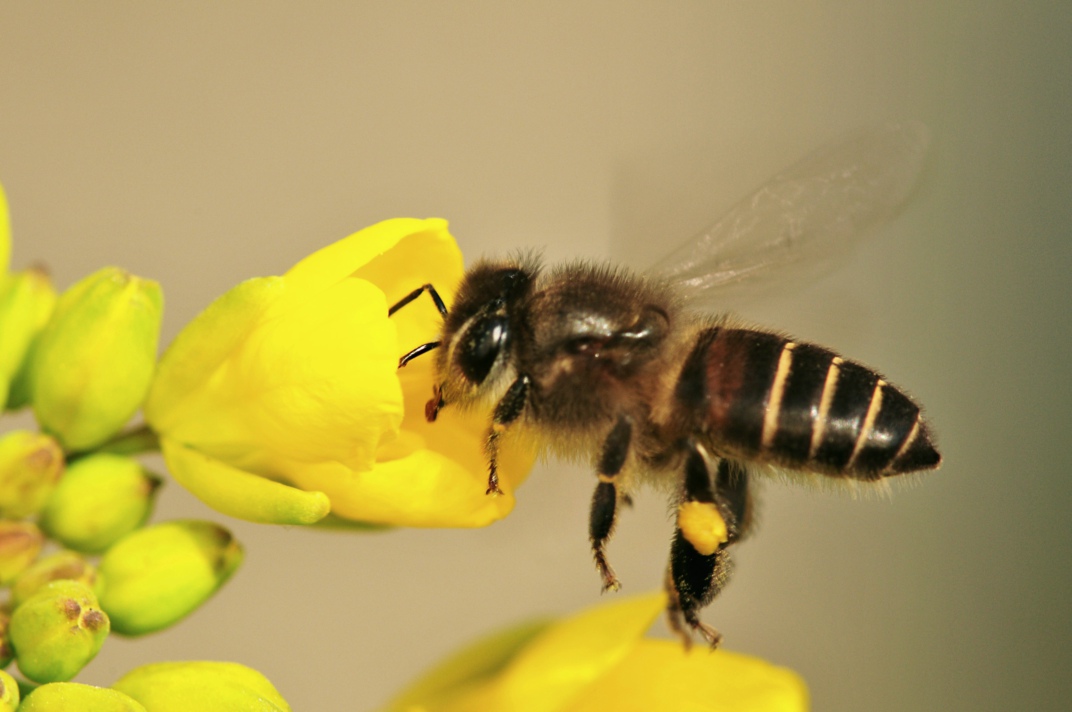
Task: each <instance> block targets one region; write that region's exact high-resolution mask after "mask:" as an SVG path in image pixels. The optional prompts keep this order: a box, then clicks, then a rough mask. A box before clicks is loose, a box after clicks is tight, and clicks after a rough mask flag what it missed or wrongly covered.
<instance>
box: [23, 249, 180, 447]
mask: <svg viewBox="0 0 1072 712" xmlns="http://www.w3.org/2000/svg"><path fill="white" fill-rule="evenodd" d="M162 311H163V295H162V293H161V291H160V286H159V285H158V284H157V283H156V282H152V281H149V280H145V279H141V278H138V277H135V276H133V275H130V274H128V273H126V272H124V271H123V270H121V269H118V268H116V267H106V268H105V269H102V270H100V271H99V272H95V273H94V274H91V275H90V276H88V277H86V278H85V279H83V280H82V281H80V282H78V283H77V284H75V285H73V286H72V287H71V288H70V289H68V290H67V291H66V292H64V293H63V294H62V295H61V296H60V298H59V301H58V302H57V303H56V309H55V311H54V312H53V314H52V318H51V319H49V321H48V324H46V325H45V328H44V330H43V331H42V332H41V335H40V336H39V337H38V340H37V344H36V345H35V346H34V349H33V355H32V361H31V363H30V372H29V379H30V395H31V398H32V400H33V408H34V413H35V414H36V415H37V420H38V422H39V423H41V426H42V427H43V428H44V429H45V430H47V431H48V432H50V433H53V434H55V435H56V437H57V438H59V440H60V442H62V443H63V445H64V447H65V448H66V449H67V450H70V451H80V450H89V449H92V448H93V447H95V446H97V445H100V444H101V443H103V442H104V441H105V440H107V439H108V438H109V437H111V436H112V435H114V434H115V433H116V432H117V431H118V430H119V429H120V428H121V427H123V424H124V423H126V422H127V421H128V420H129V419H130V416H132V415H133V414H134V411H136V410H137V409H138V406H140V405H141V402H142V400H143V399H144V398H145V393H146V391H147V390H148V388H149V381H150V380H151V379H152V375H153V368H154V366H155V363H156V345H157V340H158V338H159V336H160V318H161V313H162Z"/></svg>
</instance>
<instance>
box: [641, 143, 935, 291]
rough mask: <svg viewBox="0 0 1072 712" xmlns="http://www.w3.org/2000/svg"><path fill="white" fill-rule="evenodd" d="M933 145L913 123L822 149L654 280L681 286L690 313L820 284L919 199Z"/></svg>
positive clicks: (678, 254)
mask: <svg viewBox="0 0 1072 712" xmlns="http://www.w3.org/2000/svg"><path fill="white" fill-rule="evenodd" d="M928 143H929V133H928V131H927V128H926V127H925V126H924V125H923V124H921V123H918V122H907V123H899V124H887V125H883V126H880V127H873V128H869V129H866V130H863V131H859V132H857V133H854V134H852V135H850V136H849V137H847V138H845V139H842V140H840V141H837V142H835V143H833V144H831V145H828V146H825V147H823V148H821V149H819V150H817V151H815V152H814V153H812V154H810V155H808V156H807V157H805V158H804V159H803V160H801V161H800V162H798V163H796V164H794V165H792V166H790V167H789V168H787V169H786V170H784V171H782V172H781V173H779V174H778V175H776V176H774V177H773V178H771V179H770V180H769V181H767V183H765V184H764V185H763V186H761V187H760V188H759V189H758V190H756V191H755V192H754V193H752V194H751V195H749V196H748V197H747V198H745V199H744V200H742V201H741V202H739V203H737V204H736V205H735V206H733V208H731V209H730V211H729V212H728V213H727V214H726V215H725V216H724V217H723V218H722V219H721V220H719V221H718V222H716V223H715V224H714V225H712V226H711V227H709V228H708V229H706V230H704V231H703V232H701V233H700V234H699V235H697V236H696V237H694V238H693V239H692V240H689V241H688V242H686V243H685V244H684V245H682V246H681V247H679V248H678V249H677V250H675V251H674V252H672V253H670V254H669V255H667V256H666V258H665V259H663V260H661V261H660V262H658V263H657V264H656V265H655V266H654V267H652V268H651V270H650V271H649V272H650V273H651V274H653V275H654V276H657V277H660V278H666V279H670V280H672V281H673V282H675V283H677V284H679V285H680V286H681V288H682V292H683V294H684V296H685V298H686V300H688V302H689V303H690V304H692V305H693V306H700V305H704V304H709V303H713V302H714V301H715V300H716V299H717V300H719V301H720V302H724V300H725V299H726V297H727V295H730V299H731V301H732V300H733V299H738V300H739V299H741V298H744V297H746V296H750V295H754V294H756V293H757V292H763V291H767V290H768V288H769V287H770V286H771V284H773V283H776V282H777V283H781V284H787V283H790V282H791V283H793V284H795V283H797V280H798V279H803V278H814V277H815V276H817V275H818V274H819V273H821V272H824V271H827V270H829V269H830V268H831V267H832V266H833V265H834V264H836V263H837V262H838V261H839V260H840V259H842V258H843V257H844V256H846V255H847V254H848V253H849V252H850V251H851V248H852V247H853V245H854V244H855V243H856V242H858V241H859V239H860V238H861V237H862V236H863V235H864V234H866V233H867V231H868V230H869V229H871V228H873V227H875V226H876V225H878V224H881V223H882V222H885V221H887V220H889V219H890V218H892V217H893V216H894V215H895V214H896V212H897V210H898V208H900V207H901V206H902V205H903V204H904V203H905V201H906V200H907V198H908V196H909V195H910V194H911V192H912V188H913V186H914V185H915V183H916V179H917V177H918V176H919V173H920V169H921V167H922V165H923V158H924V155H925V154H926V151H927V144H928ZM789 267H792V268H793V269H791V270H787V269H785V268H789ZM789 277H792V279H791V280H788V281H787V278H789Z"/></svg>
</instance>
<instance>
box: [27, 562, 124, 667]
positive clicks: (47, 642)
mask: <svg viewBox="0 0 1072 712" xmlns="http://www.w3.org/2000/svg"><path fill="white" fill-rule="evenodd" d="M106 637H108V616H106V615H105V614H104V611H102V610H101V609H100V604H99V603H97V597H96V596H94V595H93V592H92V591H90V590H89V588H87V587H86V586H85V585H84V584H81V583H78V582H77V581H53V582H52V583H50V584H48V585H47V586H45V587H43V588H42V589H41V590H40V591H38V592H37V593H35V594H34V595H33V596H31V597H30V598H29V599H27V600H26V601H25V602H24V603H22V604H21V605H19V606H18V607H17V608H16V609H15V612H14V613H12V614H11V645H12V647H13V648H14V649H15V659H16V661H17V662H18V665H19V670H21V671H22V674H23V675H25V676H26V677H28V678H30V679H31V680H33V681H35V682H63V681H65V680H70V679H71V678H72V677H74V676H75V675H77V674H78V673H79V671H80V670H81V669H82V668H84V667H85V666H86V664H87V663H89V661H90V660H92V659H93V658H94V656H96V654H97V652H98V651H99V650H100V648H101V645H102V644H103V643H104V639H105V638H106Z"/></svg>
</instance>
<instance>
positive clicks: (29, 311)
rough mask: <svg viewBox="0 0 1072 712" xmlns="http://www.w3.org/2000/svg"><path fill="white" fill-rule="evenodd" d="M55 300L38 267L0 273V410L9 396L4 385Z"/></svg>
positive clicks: (46, 319) (19, 363) (50, 287)
mask: <svg viewBox="0 0 1072 712" xmlns="http://www.w3.org/2000/svg"><path fill="white" fill-rule="evenodd" d="M55 304H56V290H55V289H53V288H52V281H51V280H50V279H49V278H48V274H46V273H45V271H44V270H43V269H41V268H31V269H28V270H26V271H24V272H19V273H16V274H12V275H9V276H7V277H6V278H5V277H3V276H2V275H0V334H3V335H4V336H3V339H0V410H3V409H4V407H5V403H7V402H8V401H9V399H10V396H9V393H8V387H9V385H10V384H11V382H12V381H13V380H14V379H15V376H16V374H18V373H19V370H20V369H21V368H22V365H23V362H24V361H25V360H26V354H27V353H28V352H29V350H30V345H31V344H32V343H33V341H34V338H35V337H36V336H37V334H38V332H40V331H41V329H42V327H44V325H45V322H47V321H48V317H49V315H50V314H52V308H53V307H54V306H55Z"/></svg>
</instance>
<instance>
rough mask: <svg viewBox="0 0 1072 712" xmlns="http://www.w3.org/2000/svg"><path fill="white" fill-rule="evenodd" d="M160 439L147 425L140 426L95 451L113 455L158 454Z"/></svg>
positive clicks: (122, 433)
mask: <svg viewBox="0 0 1072 712" xmlns="http://www.w3.org/2000/svg"><path fill="white" fill-rule="evenodd" d="M159 451H160V438H159V437H158V436H157V434H156V431H154V430H153V429H152V428H150V427H149V426H148V425H140V426H138V427H136V428H132V429H130V430H126V431H124V432H121V433H119V434H118V435H116V436H115V437H113V438H112V439H111V440H109V441H108V442H106V443H104V444H103V445H101V446H100V447H98V448H97V449H96V452H107V453H111V454H113V455H137V454H138V453H142V452H159Z"/></svg>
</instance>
